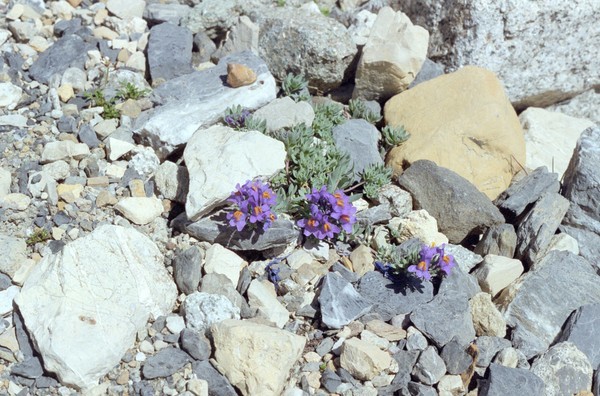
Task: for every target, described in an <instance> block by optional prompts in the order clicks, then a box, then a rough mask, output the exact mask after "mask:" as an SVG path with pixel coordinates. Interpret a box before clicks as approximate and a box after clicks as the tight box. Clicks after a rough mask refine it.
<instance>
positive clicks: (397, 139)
mask: <svg viewBox="0 0 600 396" xmlns="http://www.w3.org/2000/svg"><path fill="white" fill-rule="evenodd" d="M381 134H382V135H383V144H384V148H385V149H386V150H389V149H391V148H393V147H395V146H397V145H399V144H402V143H404V142H406V141H407V140H408V138H409V137H410V133H408V132H407V131H406V129H404V127H403V126H398V127H393V126H391V125H386V126H385V127H383V129H382V130H381Z"/></svg>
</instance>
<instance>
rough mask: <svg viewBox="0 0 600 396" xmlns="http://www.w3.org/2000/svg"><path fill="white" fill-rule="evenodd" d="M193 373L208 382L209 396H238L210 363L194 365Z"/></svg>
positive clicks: (203, 362) (202, 362)
mask: <svg viewBox="0 0 600 396" xmlns="http://www.w3.org/2000/svg"><path fill="white" fill-rule="evenodd" d="M192 371H193V373H194V374H196V378H198V379H203V380H205V381H206V382H208V396H237V392H236V391H235V389H233V386H231V384H230V383H229V381H227V378H225V377H224V376H222V375H221V373H219V372H218V371H217V370H216V369H215V368H214V367H213V366H212V364H210V363H209V362H208V361H206V360H202V361H196V362H194V363H192Z"/></svg>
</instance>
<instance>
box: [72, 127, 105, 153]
mask: <svg viewBox="0 0 600 396" xmlns="http://www.w3.org/2000/svg"><path fill="white" fill-rule="evenodd" d="M77 137H78V138H79V141H80V142H81V143H85V144H87V145H88V147H89V148H95V147H98V146H99V145H100V143H101V142H100V139H98V136H96V131H94V128H92V127H91V125H90V124H85V125H83V126H82V127H81V128H79V133H78V134H77Z"/></svg>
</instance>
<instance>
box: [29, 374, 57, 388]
mask: <svg viewBox="0 0 600 396" xmlns="http://www.w3.org/2000/svg"><path fill="white" fill-rule="evenodd" d="M59 386H60V384H59V383H58V381H57V380H56V379H54V378H52V377H46V376H41V377H39V378H37V379H36V380H35V387H36V388H38V389H46V388H54V387H59Z"/></svg>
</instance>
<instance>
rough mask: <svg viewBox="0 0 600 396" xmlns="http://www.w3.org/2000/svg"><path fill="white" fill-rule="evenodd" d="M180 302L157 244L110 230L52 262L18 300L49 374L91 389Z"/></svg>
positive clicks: (88, 238)
mask: <svg viewBox="0 0 600 396" xmlns="http://www.w3.org/2000/svg"><path fill="white" fill-rule="evenodd" d="M82 263H85V265H82ZM176 297H177V288H176V287H175V284H174V283H173V281H172V279H171V277H170V276H169V274H168V273H167V271H166V270H165V268H164V264H163V258H162V255H161V254H160V252H159V250H158V248H157V247H156V245H155V244H154V243H153V242H152V241H150V240H149V239H148V238H147V237H146V236H144V235H143V234H141V233H139V232H138V231H136V230H134V229H132V228H122V227H118V226H112V225H104V226H100V227H98V228H96V229H95V230H94V232H92V233H91V234H89V235H87V236H85V237H83V238H80V239H77V240H76V241H74V242H71V243H69V244H67V245H66V246H65V247H64V248H63V249H62V250H61V251H59V252H57V253H55V254H52V255H48V256H46V257H44V259H43V260H42V261H41V262H40V263H39V264H38V265H37V266H35V267H34V269H33V270H32V272H31V273H30V275H29V277H28V278H27V281H26V282H25V284H24V285H23V289H22V290H21V294H19V296H17V298H16V300H15V301H16V303H17V305H18V306H19V311H20V312H21V314H22V315H23V318H24V320H25V325H26V327H27V330H28V331H29V334H31V336H32V338H33V340H34V342H35V345H36V349H37V350H38V351H39V352H40V354H41V355H42V358H43V360H44V366H45V367H46V369H47V370H48V371H51V372H54V373H56V375H57V376H58V378H59V379H60V380H61V381H62V382H64V383H66V384H71V385H73V386H76V387H79V388H89V387H91V386H94V385H96V383H97V381H98V379H99V378H100V377H102V376H104V375H105V374H106V373H107V372H108V371H109V370H111V369H112V368H113V367H114V366H115V365H116V364H118V363H119V361H120V360H121V357H122V356H123V354H124V353H125V351H126V350H127V349H129V348H130V347H131V346H132V345H133V343H134V341H135V336H136V333H137V332H138V331H140V330H142V329H144V328H145V326H146V321H147V320H148V317H149V316H150V315H153V316H154V317H158V316H160V315H165V314H167V313H169V312H171V308H172V305H173V303H174V302H175V298H176Z"/></svg>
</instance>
